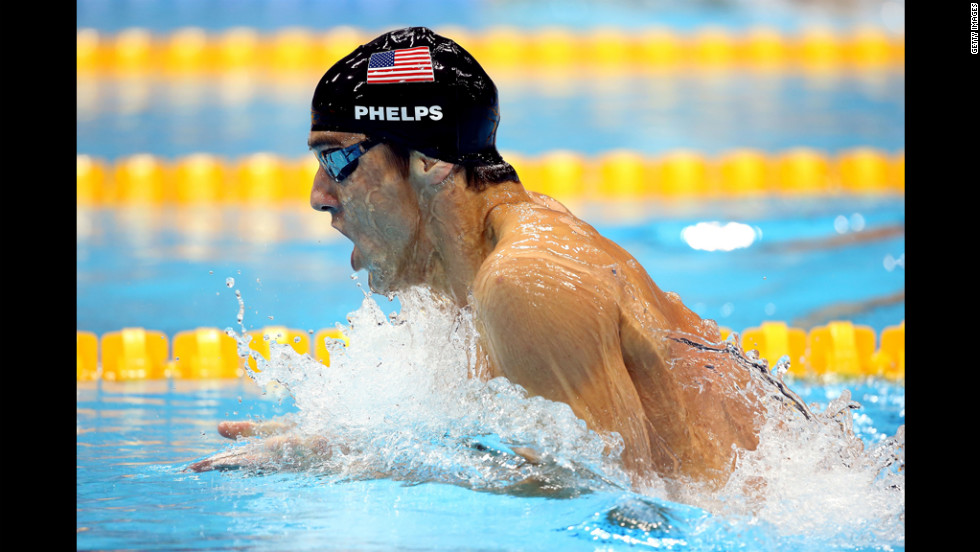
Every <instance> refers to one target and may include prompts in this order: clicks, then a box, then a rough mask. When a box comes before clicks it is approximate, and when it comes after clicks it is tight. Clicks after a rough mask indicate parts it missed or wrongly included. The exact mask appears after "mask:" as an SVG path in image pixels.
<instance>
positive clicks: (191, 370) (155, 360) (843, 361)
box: [76, 320, 905, 382]
mask: <svg viewBox="0 0 980 552" xmlns="http://www.w3.org/2000/svg"><path fill="white" fill-rule="evenodd" d="M248 333H249V335H251V336H252V340H251V342H250V343H249V347H250V348H251V349H252V355H251V356H249V357H248V358H247V359H242V358H241V357H239V356H238V353H237V346H236V342H235V340H234V339H233V338H232V337H230V336H228V335H226V334H225V333H224V332H223V331H221V330H218V329H217V328H196V329H193V330H186V331H181V332H178V333H177V334H175V335H174V336H173V337H172V338H171V337H169V336H167V335H166V334H164V333H163V332H160V331H156V330H149V329H145V328H123V329H121V330H119V331H113V332H107V333H105V334H102V335H101V336H98V335H96V334H95V333H93V332H87V331H82V330H76V352H77V381H79V382H82V381H95V380H99V379H102V380H105V381H141V380H152V379H167V378H172V379H189V380H203V379H229V378H240V377H242V376H243V375H244V373H245V372H244V370H245V364H246V363H249V364H250V365H251V367H252V368H253V369H254V368H255V360H254V358H253V357H254V355H256V354H260V355H262V356H263V357H265V358H268V357H269V349H270V347H269V343H270V342H271V341H275V342H277V343H281V344H287V345H289V346H291V347H292V348H293V349H294V350H295V351H296V352H297V353H299V354H309V355H311V356H312V357H313V358H315V359H317V360H319V361H320V362H322V363H323V364H326V365H327V366H329V365H330V354H329V351H328V350H327V347H326V344H325V341H326V340H327V339H333V340H341V341H343V342H344V343H345V344H349V340H348V339H347V337H346V336H345V335H343V333H342V332H341V331H340V330H338V329H336V328H328V329H321V330H318V331H316V332H314V331H313V330H307V331H303V330H299V329H294V328H288V327H285V326H269V327H266V328H262V329H259V330H253V331H250V332H248ZM721 333H722V338H723V339H729V338H732V339H734V338H735V337H734V336H733V335H732V330H731V329H729V328H721ZM738 336H739V339H740V341H739V343H740V344H741V346H742V348H743V349H745V350H746V351H750V350H755V351H758V354H759V357H760V358H764V359H766V360H767V361H768V363H769V366H770V369H778V367H777V365H778V364H779V363H780V361H788V362H789V370H788V373H789V374H791V375H792V376H794V377H798V378H803V379H815V378H816V379H819V378H823V377H827V376H837V377H879V378H883V379H887V380H892V381H903V382H904V381H905V321H904V320H903V321H902V322H901V323H900V324H898V325H895V326H888V327H886V328H884V329H883V330H882V331H881V332H880V334H876V332H875V331H874V329H872V328H871V327H869V326H864V325H860V324H854V323H852V322H849V321H832V322H829V323H828V324H826V325H825V326H816V327H814V328H811V329H810V330H803V329H801V328H794V327H791V326H789V325H788V324H786V323H785V322H780V321H767V322H763V323H762V324H760V325H759V326H758V327H752V328H746V329H745V330H744V331H742V332H741V333H739V334H738Z"/></svg>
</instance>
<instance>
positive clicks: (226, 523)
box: [77, 382, 905, 551]
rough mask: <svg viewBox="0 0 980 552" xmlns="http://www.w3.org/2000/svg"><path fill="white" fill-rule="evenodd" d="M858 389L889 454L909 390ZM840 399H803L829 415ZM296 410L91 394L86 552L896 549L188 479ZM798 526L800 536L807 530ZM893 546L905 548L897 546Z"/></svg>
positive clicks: (676, 521) (855, 536)
mask: <svg viewBox="0 0 980 552" xmlns="http://www.w3.org/2000/svg"><path fill="white" fill-rule="evenodd" d="M848 387H850V389H851V390H852V392H853V396H854V398H855V399H856V400H858V401H859V402H861V403H862V404H863V405H864V408H863V409H861V410H860V411H859V412H860V413H861V414H860V416H859V417H858V421H857V423H856V424H855V429H856V432H857V433H858V435H860V436H861V438H862V439H863V440H864V441H866V442H868V443H869V444H870V443H874V442H877V441H878V440H879V439H880V438H881V434H886V433H887V434H889V435H891V434H894V432H895V430H896V429H897V427H898V425H899V424H900V423H904V417H905V393H904V388H903V387H901V386H896V385H894V384H887V383H882V382H864V383H854V384H851V385H849V386H848ZM842 388H844V386H843V385H838V386H812V385H801V386H799V387H797V389H798V390H799V391H800V392H801V394H802V396H804V398H806V399H807V400H808V401H813V402H816V403H820V404H823V405H826V403H827V402H828V400H829V398H830V397H832V396H833V397H835V396H836V393H837V392H839V391H840V390H841V389H842ZM291 411H293V407H292V405H291V403H290V402H289V401H288V400H286V401H283V402H282V403H280V402H278V401H277V400H272V399H269V398H268V397H262V396H260V395H259V394H258V392H257V391H256V387H255V386H254V385H253V384H251V383H250V382H249V383H243V382H220V383H204V384H202V383H195V382H176V383H130V384H109V383H101V384H97V383H90V384H79V389H78V415H77V426H78V437H77V440H78V447H77V450H78V455H77V462H78V465H79V472H78V473H79V478H78V485H77V507H78V513H77V527H78V535H77V538H78V542H77V546H78V549H81V550H122V549H139V550H175V549H181V550H283V551H300V550H419V549H423V550H569V551H572V550H612V549H617V550H618V549H624V550H626V549H631V550H635V549H648V548H649V549H663V548H667V549H672V550H777V549H779V550H829V549H839V550H873V549H882V548H880V546H881V545H883V544H885V542H884V541H883V540H880V539H879V540H876V539H874V538H873V537H869V535H868V534H862V533H866V532H870V529H869V530H867V531H862V530H860V529H859V530H855V529H854V528H853V527H851V528H848V527H846V523H842V527H840V528H839V529H838V530H837V531H836V532H835V531H828V530H827V529H826V528H823V527H821V528H819V530H817V531H813V532H807V531H805V530H801V529H800V527H799V526H796V527H794V526H793V525H792V524H787V526H783V527H779V526H777V525H776V524H774V523H772V522H767V521H765V520H762V521H760V520H756V521H754V522H749V520H748V519H747V518H746V517H744V516H734V515H733V516H727V517H726V516H710V515H707V514H706V513H705V512H704V511H703V510H700V509H697V508H693V507H688V506H684V505H681V504H675V503H670V502H666V501H663V500H660V499H656V498H651V497H643V496H640V495H635V494H633V493H628V492H621V491H619V492H616V491H603V492H594V493H590V494H585V495H582V496H579V497H576V498H572V499H553V498H543V497H519V496H512V495H508V494H495V493H489V492H477V491H472V490H468V489H466V488H463V487H459V486H454V485H448V484H439V483H421V484H411V483H406V482H402V481H394V480H389V479H374V480H358V481H345V482H337V481H336V480H335V478H333V477H331V476H329V475H317V474H310V473H268V474H264V475H253V474H248V473H245V472H225V473H221V472H208V473H201V474H194V473H185V472H183V471H182V470H183V468H184V467H185V466H186V465H187V463H188V461H189V460H190V459H194V458H198V457H201V456H204V455H206V454H208V453H210V452H212V451H214V450H216V449H217V448H219V447H222V446H225V443H223V442H222V439H221V437H219V436H218V435H217V433H216V431H215V429H214V428H215V423H216V422H217V421H218V420H223V419H228V418H245V417H249V416H252V417H264V418H267V417H270V416H274V415H282V414H286V413H289V412H291ZM640 501H645V502H640ZM651 505H653V506H651ZM654 506H656V507H657V508H656V509H655V508H654ZM630 510H632V511H634V512H640V515H645V516H646V519H654V518H655V516H656V515H667V516H669V519H670V520H671V521H672V527H674V530H673V532H666V531H650V530H644V528H642V527H637V526H632V527H621V526H620V525H619V524H618V522H617V520H618V518H617V517H616V512H620V511H627V512H628V511H630ZM854 515H855V516H859V515H861V514H860V513H855V514H854ZM797 517H798V518H799V520H798V522H797V523H799V524H803V523H805V521H806V518H807V516H806V515H799V516H797ZM657 519H659V518H657ZM840 521H841V520H838V522H840ZM814 533H815V534H814ZM869 543H874V544H869ZM888 544H890V546H891V548H890V549H893V550H901V549H904V546H903V544H902V542H895V540H894V537H893V538H892V540H891V541H889V542H888Z"/></svg>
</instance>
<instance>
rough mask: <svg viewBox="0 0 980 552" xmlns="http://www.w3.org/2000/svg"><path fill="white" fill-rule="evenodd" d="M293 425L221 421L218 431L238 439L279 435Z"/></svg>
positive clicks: (229, 437)
mask: <svg viewBox="0 0 980 552" xmlns="http://www.w3.org/2000/svg"><path fill="white" fill-rule="evenodd" d="M291 427H292V425H290V424H285V423H283V422H276V421H269V422H231V421H229V422H221V423H219V424H218V433H220V434H221V436H222V437H225V438H227V439H238V438H239V437H241V438H243V439H244V438H246V437H268V436H270V435H278V434H280V433H284V432H285V431H286V430H288V429H290V428H291Z"/></svg>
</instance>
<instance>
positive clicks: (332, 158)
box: [316, 138, 381, 182]
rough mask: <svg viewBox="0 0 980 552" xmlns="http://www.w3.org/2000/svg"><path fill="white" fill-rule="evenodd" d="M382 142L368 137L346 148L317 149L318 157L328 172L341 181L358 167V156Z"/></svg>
mask: <svg viewBox="0 0 980 552" xmlns="http://www.w3.org/2000/svg"><path fill="white" fill-rule="evenodd" d="M380 143H381V141H380V140H374V139H371V138H368V139H367V140H363V141H361V142H358V143H356V144H351V145H349V146H347V147H346V148H338V149H334V150H320V151H317V152H316V158H317V160H318V161H320V166H321V167H323V170H325V171H327V174H329V175H330V176H331V177H333V179H334V180H335V181H337V182H341V181H343V180H344V179H345V178H347V177H348V176H350V174H351V173H352V172H354V170H355V169H357V158H358V157H360V156H362V155H364V154H365V153H367V151H368V150H369V149H371V148H372V147H374V146H376V145H378V144H380Z"/></svg>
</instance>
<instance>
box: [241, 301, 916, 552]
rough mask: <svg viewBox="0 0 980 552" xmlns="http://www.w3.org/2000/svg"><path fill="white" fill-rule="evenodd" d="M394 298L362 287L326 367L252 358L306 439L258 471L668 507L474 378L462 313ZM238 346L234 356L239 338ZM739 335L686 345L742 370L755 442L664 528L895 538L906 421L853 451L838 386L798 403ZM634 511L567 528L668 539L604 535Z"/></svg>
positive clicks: (613, 446)
mask: <svg viewBox="0 0 980 552" xmlns="http://www.w3.org/2000/svg"><path fill="white" fill-rule="evenodd" d="M358 285H360V284H359V283H358ZM362 291H363V290H362ZM399 299H400V302H401V305H402V310H401V312H400V313H392V314H391V315H388V316H386V315H385V314H384V313H383V312H382V309H381V307H380V306H379V305H378V303H377V302H376V301H375V299H374V296H373V295H371V294H370V293H367V292H365V293H364V299H363V302H362V304H361V307H360V308H359V309H358V310H357V311H355V312H353V313H351V314H350V315H349V317H348V324H347V325H346V326H343V327H340V329H341V330H342V331H343V332H344V333H345V334H346V336H347V337H348V338H349V343H350V344H349V345H348V346H345V345H344V344H343V342H342V341H340V340H330V339H328V341H327V343H326V347H327V350H328V351H329V353H330V364H331V365H330V366H329V367H328V366H325V365H323V364H321V363H320V362H319V361H317V360H315V359H313V358H312V357H310V356H308V355H298V354H297V353H296V352H295V351H294V350H293V349H292V348H291V347H289V346H288V345H285V344H279V343H275V342H270V344H269V345H270V358H269V359H268V360H266V359H264V358H261V357H260V358H257V359H256V360H257V370H256V371H254V372H250V373H249V376H250V377H251V378H252V379H254V381H255V382H256V383H258V384H259V385H260V386H263V387H265V388H267V389H280V390H284V391H285V392H287V393H289V395H291V396H292V398H293V399H294V401H295V405H296V407H297V412H296V413H295V414H294V415H291V417H290V419H289V420H288V422H289V423H291V424H293V425H294V429H293V433H292V435H293V436H294V437H295V438H296V439H298V441H294V443H295V442H299V443H305V446H293V447H288V446H287V447H283V448H281V449H280V450H278V451H277V454H276V455H275V456H274V462H275V463H276V465H273V466H271V467H273V468H275V467H277V466H278V467H295V466H300V467H302V468H304V469H307V470H311V471H312V472H314V473H317V474H322V475H323V476H325V477H327V478H331V479H333V480H338V481H342V480H357V479H366V478H376V477H386V478H392V479H396V480H403V481H407V482H412V483H422V482H445V483H452V484H458V485H463V486H466V487H469V488H473V489H478V490H484V491H492V492H507V493H511V494H522V493H530V494H542V493H545V494H551V495H553V496H577V495H578V494H581V493H583V492H592V491H609V490H612V491H613V492H615V493H618V494H619V495H620V496H623V493H625V494H626V495H629V496H634V497H635V496H641V497H644V498H645V499H655V500H658V501H663V500H666V499H667V497H666V493H665V491H664V488H663V486H662V485H658V484H657V483H656V482H653V484H651V485H649V486H644V487H643V488H633V489H632V490H631V489H630V480H629V477H628V475H627V474H626V473H624V471H623V470H622V467H621V464H620V462H619V455H620V453H621V450H622V441H621V439H619V436H618V435H615V434H613V435H607V434H600V433H596V432H594V431H591V430H589V429H588V428H587V427H586V425H585V423H584V422H583V421H582V420H580V419H578V418H576V417H575V415H574V414H573V412H572V410H571V408H570V407H568V406H567V405H565V404H562V403H556V402H552V401H548V400H545V399H543V398H541V397H528V395H527V393H526V392H525V391H524V389H523V388H522V387H521V386H519V385H515V384H513V383H511V382H509V381H507V380H506V379H504V378H497V379H492V380H489V381H487V380H485V379H481V378H479V377H472V376H473V375H474V374H476V373H477V372H478V371H479V365H478V358H479V356H480V351H479V350H478V340H477V333H476V330H475V328H474V325H473V320H472V314H471V313H470V312H468V311H466V310H462V311H460V310H458V309H455V308H453V307H452V306H451V305H450V304H449V303H447V302H446V301H444V300H442V299H440V298H439V297H436V296H434V295H432V294H431V293H430V292H428V291H427V290H426V289H424V288H416V289H413V290H410V291H408V292H406V293H403V294H401V295H400V296H399ZM239 322H240V321H239ZM338 327H339V325H338ZM233 333H234V332H231V334H233ZM236 339H238V340H239V351H240V352H242V351H245V352H248V346H247V343H248V341H247V340H248V336H246V335H244V331H243V335H242V336H236ZM739 342H740V340H739V339H738V338H737V337H736V338H729V340H727V341H726V342H724V343H720V344H713V345H704V344H699V346H713V347H715V348H716V349H717V350H719V351H723V352H726V353H727V354H730V355H732V357H733V358H734V359H735V360H736V361H737V362H738V363H739V364H740V365H741V366H742V367H743V368H744V369H746V370H748V371H749V372H750V373H751V374H752V375H753V377H752V382H753V383H752V385H755V386H758V387H759V388H761V389H762V390H763V391H765V392H764V393H762V395H764V396H766V397H768V401H769V402H768V403H767V409H768V412H769V416H768V418H767V421H766V423H765V425H764V426H763V427H762V429H761V435H760V444H759V446H758V448H757V449H756V450H754V451H742V452H741V453H739V455H738V457H737V464H736V469H735V471H734V473H733V475H732V476H731V478H730V479H729V481H728V483H727V484H726V485H725V486H724V487H723V488H722V489H721V490H705V489H703V488H700V487H698V486H696V485H691V486H690V487H689V491H688V493H687V494H686V495H683V496H672V497H670V500H672V501H681V502H683V503H685V504H689V505H692V507H695V508H697V509H698V510H697V511H698V512H700V513H696V514H690V515H687V514H685V515H684V516H681V518H678V519H679V521H677V520H676V519H675V521H677V523H675V525H676V526H677V527H683V528H684V530H683V531H682V533H684V534H686V535H687V537H686V541H685V542H687V543H688V544H691V543H693V542H696V541H698V539H702V542H703V539H706V538H708V535H721V536H720V537H718V538H721V541H718V542H738V539H742V538H750V540H753V541H754V542H760V543H761V542H763V541H767V539H771V538H777V539H778V540H779V542H782V543H792V544H793V547H794V548H797V549H812V546H814V544H812V543H819V546H820V547H837V548H845V549H848V548H854V547H858V548H860V547H862V546H878V545H880V544H882V543H886V544H887V545H889V546H902V545H904V523H905V522H904V513H905V496H904V486H905V485H904V479H905V473H904V444H905V433H904V426H903V427H902V428H900V429H899V430H898V432H897V433H896V435H894V436H892V437H889V438H886V439H883V440H881V441H880V442H878V443H876V444H875V445H874V446H873V447H870V448H867V447H865V445H864V443H863V441H862V440H861V439H860V438H858V437H857V436H855V434H854V431H853V418H852V414H851V411H852V410H854V409H855V408H857V407H858V406H859V405H858V404H857V403H856V402H854V401H853V400H852V399H851V397H850V393H849V392H847V391H844V392H843V393H842V394H841V396H840V397H839V398H837V399H836V400H833V401H831V402H830V403H829V404H828V405H826V407H825V408H823V409H822V410H820V409H819V407H818V406H817V405H813V404H811V405H807V404H806V403H805V402H804V401H803V400H802V399H801V398H800V396H799V395H797V394H796V393H795V392H793V390H792V389H791V388H790V386H789V385H788V384H787V383H786V382H784V381H783V376H784V375H785V374H786V373H787V369H788V359H782V360H781V361H780V362H779V363H777V365H776V366H775V367H773V369H772V370H770V369H769V367H768V366H767V363H766V361H765V360H762V359H759V358H758V355H757V354H753V352H751V351H749V352H745V351H742V350H741V348H740V347H739V345H738V343H739ZM245 446H246V447H248V446H251V447H256V448H261V447H263V446H264V445H263V444H262V443H260V442H257V441H255V442H249V443H246V445H245ZM634 493H635V494H634ZM633 509H634V508H632V507H630V508H626V509H625V510H624V509H623V508H622V505H621V504H620V505H618V506H615V507H613V508H611V509H609V510H608V511H604V512H600V514H601V515H600V514H597V516H599V517H597V518H596V519H595V520H587V521H586V522H583V524H582V525H580V526H576V527H575V528H570V529H569V530H573V529H574V531H573V532H576V533H581V534H583V535H591V537H590V538H594V537H595V535H596V534H604V535H606V536H607V537H608V539H611V540H609V542H613V541H617V542H618V541H623V542H631V543H633V544H638V543H639V544H644V543H645V544H646V545H649V546H653V545H652V544H650V543H652V542H654V541H656V542H657V543H659V544H660V545H663V544H669V543H670V542H673V541H671V539H674V538H675V536H676V535H675V534H674V533H671V534H669V535H668V534H664V535H659V533H657V532H658V531H660V532H661V533H662V532H663V527H660V528H659V529H658V528H656V527H654V528H653V529H650V528H648V527H646V526H645V525H644V524H643V523H639V524H634V525H635V526H633V527H627V528H626V529H622V527H621V529H622V530H618V529H617V530H615V531H610V527H609V521H608V520H609V519H612V518H610V516H613V518H616V519H617V520H618V521H620V522H621V521H622V519H623V517H622V516H623V515H627V517H628V515H631V514H629V512H630V511H632V510H633ZM692 511H693V510H692ZM624 512H625V514H624ZM706 513H710V515H707V514H706ZM673 515H674V516H675V517H676V516H678V515H680V514H678V511H676V510H675V511H674V514H673ZM685 516H686V517H685ZM733 524H734V525H733ZM651 527H652V526H651ZM731 527H736V528H737V529H732V528H731ZM595 531H598V533H595ZM746 531H749V532H751V535H749V533H746ZM658 535H659V536H658ZM698 535H700V536H699V537H698ZM694 537H697V538H695V539H694V540H692V538H694ZM722 537H723V538H722ZM711 538H714V537H711ZM650 539H653V540H650ZM600 540H602V539H600ZM716 540H717V539H716ZM709 548H710V547H709ZM763 548H767V546H763ZM706 549H708V548H706Z"/></svg>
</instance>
